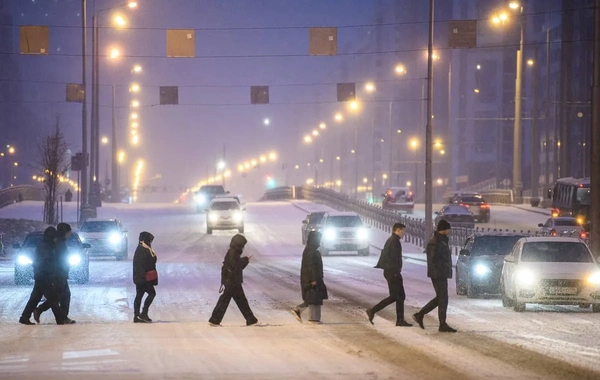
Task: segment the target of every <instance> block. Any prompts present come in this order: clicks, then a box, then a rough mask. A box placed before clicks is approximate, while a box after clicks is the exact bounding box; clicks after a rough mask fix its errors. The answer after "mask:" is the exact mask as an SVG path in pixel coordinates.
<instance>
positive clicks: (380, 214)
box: [263, 186, 587, 254]
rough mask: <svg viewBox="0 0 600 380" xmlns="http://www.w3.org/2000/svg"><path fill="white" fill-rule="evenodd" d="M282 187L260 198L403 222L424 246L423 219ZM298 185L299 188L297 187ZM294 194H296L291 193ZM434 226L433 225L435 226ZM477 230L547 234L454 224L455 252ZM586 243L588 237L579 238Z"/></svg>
mask: <svg viewBox="0 0 600 380" xmlns="http://www.w3.org/2000/svg"><path fill="white" fill-rule="evenodd" d="M292 189H293V187H287V188H286V187H281V188H277V189H272V190H268V191H267V192H266V193H265V196H264V197H263V199H265V200H275V199H277V200H282V199H307V200H310V201H312V202H315V203H321V204H324V205H326V206H329V207H331V208H334V209H336V210H339V211H352V212H356V213H357V214H359V215H361V216H362V217H363V219H364V220H365V222H367V223H368V224H370V225H372V226H373V227H375V228H379V229H381V230H383V231H386V232H388V233H391V229H392V226H393V225H394V223H402V224H404V225H405V226H406V229H405V233H404V236H405V238H404V239H405V241H407V242H408V243H411V244H414V245H416V246H418V247H421V248H423V247H425V245H426V244H427V240H428V237H426V236H425V221H424V220H423V219H420V218H416V217H412V216H409V215H405V214H401V213H399V212H397V211H394V210H383V209H382V208H381V207H380V206H378V205H374V204H370V203H368V202H366V201H363V200H358V199H354V198H351V197H349V196H348V195H346V194H342V193H339V192H337V191H334V190H331V189H326V188H320V187H311V186H304V187H302V188H298V187H296V189H295V190H292ZM298 189H300V190H298ZM292 194H295V195H296V196H292ZM434 230H435V228H434ZM477 233H515V234H522V235H523V236H546V235H544V234H542V233H540V232H539V231H531V230H527V231H525V230H515V229H497V228H480V227H476V228H465V227H453V228H452V229H451V230H450V235H449V238H450V246H451V248H452V250H453V252H454V253H455V254H458V253H459V251H460V248H461V247H462V246H463V245H464V243H465V241H466V240H467V238H469V237H470V236H471V235H473V234H477ZM562 236H572V237H579V235H573V234H564V235H562ZM582 240H584V241H585V242H586V243H587V239H582Z"/></svg>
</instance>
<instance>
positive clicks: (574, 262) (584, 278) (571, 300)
mask: <svg viewBox="0 0 600 380" xmlns="http://www.w3.org/2000/svg"><path fill="white" fill-rule="evenodd" d="M504 261H505V263H504V267H503V269H502V278H501V284H500V287H501V289H502V305H503V306H505V307H511V306H512V307H513V308H514V310H515V311H517V312H522V311H525V310H526V305H527V304H528V303H536V304H545V305H579V307H581V308H587V307H590V305H591V306H592V311H593V312H594V313H599V312H600V268H599V267H598V263H597V262H596V260H595V259H594V256H593V255H592V253H591V252H590V250H589V249H588V247H587V245H585V244H584V243H583V242H582V241H581V240H579V239H578V238H561V237H529V238H523V239H521V240H519V241H518V242H517V244H515V247H514V248H513V250H512V252H511V253H510V255H508V256H506V257H505V258H504Z"/></svg>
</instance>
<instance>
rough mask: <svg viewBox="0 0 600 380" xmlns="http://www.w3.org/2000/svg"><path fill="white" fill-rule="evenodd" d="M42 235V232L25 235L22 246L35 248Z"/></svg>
mask: <svg viewBox="0 0 600 380" xmlns="http://www.w3.org/2000/svg"><path fill="white" fill-rule="evenodd" d="M43 237H44V236H43V235H42V234H32V235H29V236H27V238H26V239H25V241H24V242H23V248H37V246H38V245H40V243H41V242H42V238H43Z"/></svg>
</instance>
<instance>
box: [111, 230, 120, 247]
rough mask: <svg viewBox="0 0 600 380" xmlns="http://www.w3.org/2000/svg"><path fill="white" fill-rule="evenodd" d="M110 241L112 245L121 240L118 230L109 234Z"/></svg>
mask: <svg viewBox="0 0 600 380" xmlns="http://www.w3.org/2000/svg"><path fill="white" fill-rule="evenodd" d="M108 242H109V243H110V244H112V245H117V244H119V243H120V242H121V235H120V234H119V233H117V232H113V233H112V234H110V235H109V236H108Z"/></svg>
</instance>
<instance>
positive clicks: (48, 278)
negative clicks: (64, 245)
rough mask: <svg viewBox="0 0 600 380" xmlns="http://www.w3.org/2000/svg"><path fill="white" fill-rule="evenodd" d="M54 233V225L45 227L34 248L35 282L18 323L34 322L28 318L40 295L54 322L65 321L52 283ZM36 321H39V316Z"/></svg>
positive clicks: (54, 252) (55, 233)
mask: <svg viewBox="0 0 600 380" xmlns="http://www.w3.org/2000/svg"><path fill="white" fill-rule="evenodd" d="M56 235H57V231H56V229H55V228H54V227H48V228H46V230H45V231H44V236H43V237H42V241H41V242H40V244H39V245H38V246H37V248H36V250H35V256H34V260H33V264H32V266H33V279H34V281H35V284H34V286H33V290H32V291H31V295H30V296H29V301H27V304H26V305H25V309H24V310H23V313H22V314H21V318H20V319H19V323H21V324H23V325H34V324H35V323H32V322H31V320H30V318H31V314H32V313H33V312H34V310H35V309H36V306H37V305H38V303H39V302H40V301H41V299H42V296H43V297H46V300H47V301H46V302H48V304H49V305H50V308H51V309H52V313H53V314H54V319H55V320H56V324H58V325H62V324H64V323H65V319H66V315H65V314H64V312H63V311H62V309H61V308H60V307H59V305H58V294H57V292H56V290H55V286H54V283H53V281H54V279H55V269H56V242H55V239H56ZM36 322H38V323H39V317H38V318H37V319H36Z"/></svg>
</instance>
